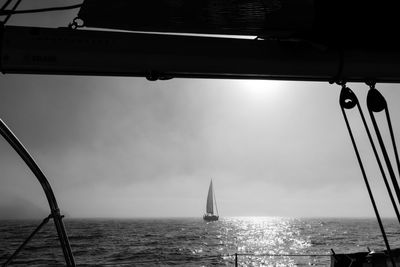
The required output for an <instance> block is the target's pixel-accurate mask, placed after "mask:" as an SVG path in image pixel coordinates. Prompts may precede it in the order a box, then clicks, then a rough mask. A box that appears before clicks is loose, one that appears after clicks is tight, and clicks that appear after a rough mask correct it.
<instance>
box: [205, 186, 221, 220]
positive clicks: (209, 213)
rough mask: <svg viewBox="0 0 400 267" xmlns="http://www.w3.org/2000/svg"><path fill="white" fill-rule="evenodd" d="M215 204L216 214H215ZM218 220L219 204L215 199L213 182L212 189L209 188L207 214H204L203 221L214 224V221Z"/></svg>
mask: <svg viewBox="0 0 400 267" xmlns="http://www.w3.org/2000/svg"><path fill="white" fill-rule="evenodd" d="M214 204H215V211H216V213H214ZM218 218H219V215H218V208H217V202H216V199H215V195H214V190H213V183H212V180H211V182H210V187H209V188H208V195H207V204H206V213H205V214H204V216H203V219H204V220H205V221H207V222H213V221H218Z"/></svg>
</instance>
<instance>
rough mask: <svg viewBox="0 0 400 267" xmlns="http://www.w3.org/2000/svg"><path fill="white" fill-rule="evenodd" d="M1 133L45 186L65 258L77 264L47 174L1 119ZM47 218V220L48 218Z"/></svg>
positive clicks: (51, 216) (72, 264) (73, 264)
mask: <svg viewBox="0 0 400 267" xmlns="http://www.w3.org/2000/svg"><path fill="white" fill-rule="evenodd" d="M0 134H1V135H2V136H3V137H4V139H5V140H6V141H7V142H8V143H9V144H10V145H11V146H12V148H14V150H15V151H16V152H17V153H18V155H19V156H20V157H21V158H22V159H23V160H24V162H25V163H26V165H28V167H29V169H30V170H31V171H32V172H33V174H34V175H35V176H36V178H37V179H38V181H39V183H40V185H41V186H42V188H43V191H44V193H45V194H46V198H47V201H48V203H49V206H50V212H51V214H50V216H49V217H48V218H53V221H54V225H55V227H56V229H57V234H58V238H59V240H60V244H61V248H62V250H63V253H64V258H65V262H66V264H67V266H75V260H74V256H73V254H72V250H71V246H70V244H69V240H68V236H67V232H66V231H65V227H64V223H63V222H62V217H63V216H62V215H61V214H60V209H59V208H58V204H57V200H56V197H55V195H54V193H53V190H52V188H51V186H50V183H49V182H48V180H47V178H46V176H45V175H44V173H43V172H42V170H41V169H40V168H39V166H38V165H37V164H36V162H35V160H34V159H33V158H32V156H31V155H30V154H29V152H28V151H27V150H26V148H25V147H24V146H23V145H22V143H21V142H20V141H19V140H18V138H17V137H16V136H15V135H14V133H13V132H12V131H11V130H10V129H9V128H8V127H7V125H6V124H5V123H4V122H3V121H2V120H1V119H0ZM46 219H47V218H46ZM46 219H45V220H46ZM43 224H44V223H42V224H41V225H39V227H38V228H37V229H36V230H35V231H34V232H33V233H32V234H31V236H29V238H28V239H27V240H26V241H25V242H24V243H23V244H22V245H21V246H20V248H19V249H17V251H16V252H15V253H14V254H13V255H12V256H11V257H10V258H9V259H8V260H7V262H6V263H5V264H3V266H7V265H8V264H9V263H10V262H11V260H12V258H13V257H15V256H16V254H17V252H19V250H20V249H22V248H23V246H24V245H25V244H26V243H27V242H28V241H29V240H30V238H32V237H33V235H34V234H35V233H36V232H37V231H38V230H39V229H40V228H41V226H43Z"/></svg>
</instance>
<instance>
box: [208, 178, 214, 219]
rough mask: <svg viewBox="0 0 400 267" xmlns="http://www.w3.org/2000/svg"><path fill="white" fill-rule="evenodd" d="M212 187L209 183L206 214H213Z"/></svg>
mask: <svg viewBox="0 0 400 267" xmlns="http://www.w3.org/2000/svg"><path fill="white" fill-rule="evenodd" d="M213 196H214V194H213V186H212V181H211V182H210V187H209V188H208V196H207V207H206V213H208V214H214V201H213Z"/></svg>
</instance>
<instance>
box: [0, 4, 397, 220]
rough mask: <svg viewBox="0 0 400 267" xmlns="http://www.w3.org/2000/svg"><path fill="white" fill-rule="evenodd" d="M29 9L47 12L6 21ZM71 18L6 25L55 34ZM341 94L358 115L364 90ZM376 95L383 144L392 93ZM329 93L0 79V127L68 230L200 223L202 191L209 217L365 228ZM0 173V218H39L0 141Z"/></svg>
mask: <svg viewBox="0 0 400 267" xmlns="http://www.w3.org/2000/svg"><path fill="white" fill-rule="evenodd" d="M55 2H57V1H55ZM58 3H60V4H65V1H59V2H58ZM69 3H71V4H73V3H76V2H73V1H70V2H69ZM39 6H54V1H25V3H24V1H23V2H22V4H21V6H20V8H21V9H24V8H35V7H39ZM76 12H77V11H76V10H75V11H65V12H57V13H52V14H36V15H20V16H15V17H13V18H12V19H11V20H10V21H9V23H8V24H9V25H25V26H45V27H59V26H66V25H67V24H68V23H69V22H70V21H72V19H73V18H74V17H75V15H76ZM349 86H350V88H352V89H353V90H354V91H355V93H356V94H357V96H358V98H359V100H360V103H361V104H362V108H363V109H364V111H366V106H365V102H366V94H367V91H368V87H367V86H366V85H364V84H356V83H352V84H349ZM377 88H378V89H379V90H380V91H381V92H382V94H383V95H384V96H385V97H386V99H387V101H388V105H389V109H390V112H391V116H392V122H393V127H394V131H395V134H396V137H397V136H398V133H400V125H399V124H398V122H399V119H400V106H399V105H398V104H397V103H398V101H399V100H400V90H399V89H398V85H394V84H378V85H377ZM339 93H340V87H339V86H337V85H330V84H328V83H323V82H288V81H251V80H207V79H202V80H201V79H172V80H169V81H157V82H150V81H147V80H146V79H145V78H127V77H124V78H121V77H84V76H49V75H19V74H5V75H3V74H1V75H0V118H1V119H2V120H3V121H4V122H5V123H6V124H7V125H8V126H9V127H10V129H11V130H12V131H13V132H14V133H15V134H16V135H17V137H18V138H19V139H20V140H21V141H22V143H23V144H24V145H25V147H26V148H27V149H28V150H29V151H30V152H31V154H32V156H33V157H34V158H35V160H36V161H37V163H38V164H39V166H40V167H41V168H42V170H43V172H44V173H45V174H46V175H47V177H48V180H49V182H50V184H51V185H52V187H53V190H54V192H55V194H56V197H57V200H58V204H59V206H60V208H61V210H62V212H63V213H64V214H66V215H67V217H70V218H81V217H112V218H131V217H201V216H202V215H203V213H204V212H205V205H206V197H207V191H208V186H209V183H210V180H211V179H213V184H214V190H215V195H216V199H217V204H218V210H219V213H220V216H221V217H228V216H285V217H372V216H374V213H373V209H372V206H371V204H370V201H369V198H368V194H367V190H366V188H365V185H364V182H363V178H362V175H361V172H360V169H359V167H358V163H357V161H356V157H355V153H354V151H353V149H352V146H351V142H350V138H349V134H348V132H347V129H346V126H345V122H344V119H343V116H342V114H341V110H340V107H339V104H338V99H339ZM366 115H367V114H366ZM378 117H379V118H380V119H383V117H382V115H379V116H378ZM349 118H350V121H351V123H352V126H353V127H354V128H353V129H354V131H355V135H356V138H357V141H358V143H359V147H360V151H361V153H362V156H363V160H364V163H365V165H366V169H367V174H368V177H369V179H370V182H371V185H372V187H373V192H374V194H375V197H376V199H377V203H378V206H379V208H380V211H381V214H382V215H383V216H387V217H393V216H394V212H393V209H392V208H391V206H390V203H389V202H390V201H389V198H388V196H387V193H386V191H385V188H384V184H383V182H382V179H381V177H380V175H379V172H378V168H377V166H376V165H377V164H376V162H374V160H373V154H372V150H371V149H370V147H369V145H368V140H367V137H366V134H365V132H363V128H362V125H361V124H360V117H359V116H358V115H357V113H356V112H355V111H349ZM385 126H386V125H385V124H384V123H382V127H383V128H385V129H386V127H385ZM384 135H385V137H387V136H388V135H387V131H386V130H385V131H384ZM386 140H389V139H387V138H386ZM0 169H1V173H0V185H1V186H0V219H1V218H16V217H18V218H20V217H34V216H39V217H44V216H46V214H48V213H49V210H48V206H47V203H46V199H45V197H44V194H43V192H42V189H41V187H40V185H39V183H38V182H37V180H36V178H35V177H34V176H33V174H32V173H31V172H30V171H29V169H28V168H27V167H26V166H25V164H24V163H23V162H22V160H21V159H20V158H19V157H18V155H17V154H16V153H15V152H14V151H13V150H12V148H11V147H10V146H9V145H8V144H7V143H6V141H4V140H3V139H1V140H0ZM16 211H18V212H16Z"/></svg>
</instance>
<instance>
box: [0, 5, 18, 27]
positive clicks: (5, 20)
mask: <svg viewBox="0 0 400 267" xmlns="http://www.w3.org/2000/svg"><path fill="white" fill-rule="evenodd" d="M21 1H22V0H17V2H16V3H15V5H14V6H13V7H12V9H11V10H12V11H15V10H16V9H17V7H18V6H19V4H20V3H21ZM2 11H3V9H2ZM11 16H12V14H8V15H7V17H6V18H5V19H4V21H3V25H5V24H6V23H7V22H8V20H9V19H10V18H11Z"/></svg>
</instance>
